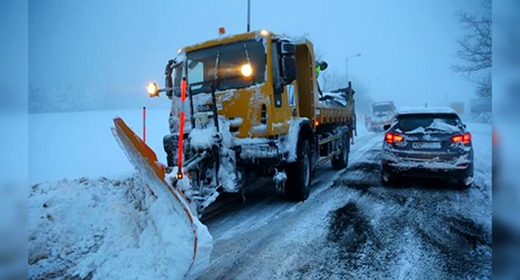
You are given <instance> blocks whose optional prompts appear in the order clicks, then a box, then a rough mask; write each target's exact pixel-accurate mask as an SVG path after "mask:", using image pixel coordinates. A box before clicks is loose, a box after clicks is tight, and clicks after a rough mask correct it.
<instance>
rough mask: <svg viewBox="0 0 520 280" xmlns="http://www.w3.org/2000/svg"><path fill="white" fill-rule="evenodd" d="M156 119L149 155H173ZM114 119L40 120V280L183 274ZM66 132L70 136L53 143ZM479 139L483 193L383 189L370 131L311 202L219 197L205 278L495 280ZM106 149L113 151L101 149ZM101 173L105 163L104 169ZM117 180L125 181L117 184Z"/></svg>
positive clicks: (477, 134)
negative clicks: (116, 134) (120, 143)
mask: <svg viewBox="0 0 520 280" xmlns="http://www.w3.org/2000/svg"><path fill="white" fill-rule="evenodd" d="M138 113H139V112H137V113H136V112H133V113H132V112H128V118H129V119H130V120H132V121H133V124H134V127H139V114H138ZM154 113H155V114H156V117H155V118H154V119H155V120H162V121H163V122H162V123H161V122H154V123H153V125H152V124H150V131H149V132H150V133H149V137H150V139H151V141H150V142H151V143H150V144H151V145H152V147H153V148H154V150H156V151H157V152H162V151H161V143H160V141H159V140H160V139H161V137H162V135H163V134H164V132H163V130H162V128H163V127H166V123H165V121H164V118H163V117H162V116H163V115H166V114H167V111H166V112H162V111H157V112H154ZM114 115H116V114H115V112H100V113H98V114H94V113H71V114H59V115H58V114H50V115H34V116H32V117H31V119H32V125H33V128H34V129H35V130H36V132H40V131H41V133H35V134H34V135H35V137H34V138H32V139H31V141H32V142H34V144H35V146H34V147H43V148H41V149H38V150H35V149H33V150H32V151H31V161H32V162H33V163H32V164H33V168H31V173H32V175H31V183H34V184H33V185H31V188H30V190H29V193H30V196H29V213H28V216H29V228H28V229H29V238H30V239H29V278H30V279H62V278H64V277H65V278H66V277H69V278H70V277H74V275H77V273H78V271H83V275H86V277H87V278H89V277H92V278H94V279H103V277H104V278H106V277H108V275H111V276H114V275H120V276H121V275H124V276H125V278H126V279H130V278H135V279H147V278H146V277H147V276H150V275H155V276H157V275H162V276H163V277H164V279H168V276H170V277H171V275H172V274H168V272H167V271H168V269H173V267H174V266H172V263H171V262H169V261H168V260H169V259H171V258H170V257H172V256H174V255H176V252H175V251H171V250H165V249H164V246H162V244H161V242H159V240H161V239H163V238H164V236H162V235H161V234H159V233H158V232H157V230H155V229H154V227H153V225H154V223H155V221H154V220H153V218H152V215H151V213H150V210H149V209H148V206H149V205H148V204H147V201H146V199H145V190H146V189H145V187H144V186H143V184H142V183H141V182H140V180H139V179H138V178H136V177H135V175H133V172H132V169H131V166H129V164H128V163H127V159H126V158H125V157H124V154H123V153H122V152H121V151H120V150H119V148H118V147H117V145H116V144H115V141H114V140H113V137H112V135H111V134H110V129H109V124H106V125H103V124H104V120H105V119H106V118H110V117H111V116H114ZM117 115H123V116H125V112H123V113H119V112H118V113H117ZM132 117H133V119H132ZM93 119H94V120H98V123H100V124H101V125H99V126H95V127H83V126H81V127H82V129H85V130H89V131H90V133H86V134H85V135H77V134H75V133H70V130H73V128H72V127H74V129H78V128H77V126H74V124H78V125H79V124H83V123H89V121H92V120H93ZM62 123H64V124H70V127H71V128H70V130H66V129H64V130H58V129H55V130H52V133H44V132H45V131H48V130H49V129H50V128H52V127H54V126H57V127H64V126H63V125H58V124H62ZM468 128H469V130H470V131H471V132H472V134H473V145H474V148H475V186H474V187H472V188H471V189H469V190H459V189H456V188H455V186H454V185H452V184H450V182H444V181H434V180H425V181H418V182H406V181H404V182H402V184H400V185H398V186H393V187H383V186H382V185H381V182H380V167H379V162H380V149H381V142H382V139H383V134H382V133H373V132H366V131H360V133H359V136H358V137H356V138H355V142H356V143H355V144H354V145H353V146H352V147H351V153H350V159H349V166H348V168H347V169H346V170H343V171H340V172H337V171H335V170H333V169H332V167H331V166H330V165H325V166H323V167H322V168H320V169H319V170H318V171H317V172H316V176H315V178H314V181H313V188H312V191H311V194H310V197H309V199H308V200H306V201H305V202H300V203H294V202H291V201H287V200H286V199H285V198H283V197H282V196H280V195H277V194H276V193H275V189H274V186H273V185H272V184H271V183H270V182H268V181H267V180H266V181H263V182H262V181H260V182H258V183H257V184H256V185H257V187H260V188H255V189H252V190H250V191H248V192H247V193H246V194H245V202H243V198H242V196H241V195H238V196H235V197H233V196H231V195H224V196H222V197H220V199H219V200H222V201H223V202H225V203H226V204H227V205H226V206H225V207H221V208H219V209H218V211H216V212H214V213H213V214H212V215H208V216H207V217H205V218H204V219H203V222H204V223H205V224H206V225H207V227H208V229H209V231H210V233H211V235H212V236H213V241H214V242H213V251H212V254H211V265H210V266H209V267H208V268H207V270H206V271H205V272H204V273H203V274H202V275H201V276H200V277H199V278H200V279H247V278H251V279H295V278H296V279H298V278H301V279H360V278H361V279H374V278H376V279H378V278H412V279H414V278H425V277H427V278H456V279H460V278H490V277H491V126H490V125H485V124H473V123H470V124H468ZM361 129H364V128H361ZM37 135H46V137H36V136H37ZM152 139H154V140H153V141H155V142H152ZM101 142H103V143H112V142H114V143H112V144H114V145H108V146H106V147H105V146H103V149H99V147H98V146H99V143H101ZM36 144H38V145H39V144H41V145H42V146H38V145H36ZM112 146H114V147H112ZM58 151H59V152H58ZM93 151H95V153H94V152H93ZM159 157H160V158H164V156H163V155H159ZM98 162H99V163H103V162H105V164H99V165H98V164H93V163H98ZM71 166H72V167H71ZM109 170H110V171H109ZM114 172H115V173H116V174H118V175H114V176H112V175H110V174H111V173H114ZM78 174H82V175H81V176H79V175H78ZM83 176H85V177H83ZM99 176H101V177H99ZM63 177H65V178H66V179H62V180H59V179H60V178H63ZM44 180H47V181H44ZM262 187H263V188H262ZM165 219H168V217H165ZM147 240H148V241H147ZM116 241H117V242H116ZM130 251H131V252H133V253H132V254H130V255H129V253H128V252H130ZM106 252H110V253H109V254H105V253H106ZM134 253H135V254H134ZM139 254H143V255H146V256H150V257H149V258H147V260H148V261H149V263H150V264H152V265H150V266H149V269H144V268H143V266H142V264H140V262H138V261H137V260H138V259H139V258H131V256H136V255H139ZM111 256H117V258H116V257H111ZM129 256H130V257H129ZM106 258H112V259H113V260H117V259H125V260H126V261H125V262H117V261H112V262H111V263H108V262H106V261H105V259H106ZM87 264H88V265H87ZM126 276H127V277H126ZM159 278H160V277H159Z"/></svg>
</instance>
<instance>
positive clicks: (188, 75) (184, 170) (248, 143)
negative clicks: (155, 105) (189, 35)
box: [148, 30, 355, 214]
mask: <svg viewBox="0 0 520 280" xmlns="http://www.w3.org/2000/svg"><path fill="white" fill-rule="evenodd" d="M315 64H316V62H315V57H314V50H313V45H312V43H311V42H309V41H307V40H304V41H299V42H293V41H291V40H289V39H286V38H284V37H281V36H277V35H276V34H273V33H270V32H268V31H265V30H262V31H258V32H248V33H244V34H238V35H232V36H224V37H220V38H217V39H214V40H210V41H206V42H203V43H200V44H196V45H193V46H189V47H185V48H182V49H180V50H179V53H178V56H177V57H176V58H175V59H172V60H170V61H168V63H167V66H166V70H165V76H166V78H165V87H164V88H161V89H159V87H158V85H157V83H151V84H149V86H148V92H149V94H150V96H158V95H159V94H160V93H161V92H164V93H165V94H166V95H167V96H168V97H169V98H170V99H171V101H172V107H171V113H170V120H169V123H170V132H171V134H169V135H166V136H165V137H164V139H163V141H164V149H165V151H166V154H167V163H168V167H169V168H167V169H168V170H171V172H176V176H175V177H176V178H177V179H181V178H185V177H188V178H189V180H190V184H189V185H190V187H189V188H186V187H185V188H184V189H183V191H184V194H185V196H186V198H187V199H188V200H189V201H190V203H191V204H195V205H196V208H197V211H198V212H199V214H201V213H202V211H203V210H204V209H205V208H206V207H207V206H208V205H209V204H210V203H212V202H213V201H214V200H215V199H216V197H217V196H218V194H219V192H238V191H241V190H243V188H244V187H246V186H247V185H249V184H250V183H251V182H252V181H254V180H256V179H258V178H259V177H266V176H267V177H272V178H273V181H274V184H275V186H276V189H277V190H278V191H279V192H281V193H283V194H284V195H285V196H287V198H289V199H292V200H297V201H302V200H305V199H306V198H307V197H308V196H309V191H310V185H311V178H312V175H313V173H314V172H313V171H314V170H315V169H316V168H317V167H319V166H321V165H323V164H326V163H328V162H329V161H331V163H332V166H333V168H335V169H338V170H339V169H343V168H345V167H346V166H347V163H348V155H349V150H350V142H351V139H352V137H353V135H354V130H355V110H354V99H353V94H354V91H353V90H352V87H351V85H350V83H348V86H347V87H345V88H343V89H338V90H336V91H333V92H328V93H327V92H323V93H321V92H319V91H318V85H317V81H316V65H315ZM173 174H175V173H173Z"/></svg>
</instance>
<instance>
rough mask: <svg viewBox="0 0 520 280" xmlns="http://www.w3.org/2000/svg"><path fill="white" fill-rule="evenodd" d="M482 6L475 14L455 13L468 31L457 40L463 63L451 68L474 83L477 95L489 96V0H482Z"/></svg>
mask: <svg viewBox="0 0 520 280" xmlns="http://www.w3.org/2000/svg"><path fill="white" fill-rule="evenodd" d="M483 8H484V9H483V11H482V12H480V13H477V14H469V13H466V12H460V13H458V14H457V18H458V19H459V21H460V22H461V23H462V25H463V27H464V28H465V29H466V30H467V32H468V33H467V34H466V35H465V36H464V37H463V38H462V39H460V40H458V43H459V51H458V52H457V55H458V57H459V58H461V59H462V60H464V61H465V63H464V64H456V65H453V66H452V70H453V71H455V72H459V73H462V74H463V75H465V76H466V77H467V78H468V79H469V80H470V81H472V82H474V83H476V85H477V88H476V94H477V95H478V96H491V76H490V75H491V74H490V73H491V72H490V71H491V66H492V50H491V46H492V39H491V38H492V37H491V23H492V21H491V0H484V2H483ZM483 72H484V73H483ZM475 76H477V77H475Z"/></svg>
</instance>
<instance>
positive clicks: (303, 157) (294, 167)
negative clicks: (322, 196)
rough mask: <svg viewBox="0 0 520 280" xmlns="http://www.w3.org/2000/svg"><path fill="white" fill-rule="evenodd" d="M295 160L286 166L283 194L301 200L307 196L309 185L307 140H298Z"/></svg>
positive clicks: (308, 149)
mask: <svg viewBox="0 0 520 280" xmlns="http://www.w3.org/2000/svg"><path fill="white" fill-rule="evenodd" d="M296 153H297V158H296V162H294V163H291V164H290V165H289V166H288V167H287V182H286V183H285V196H286V197H287V198H288V199H291V200H296V201H303V200H306V199H307V198H308V197H309V193H310V185H311V149H310V146H309V142H308V141H307V140H301V141H299V142H298V147H297V151H296Z"/></svg>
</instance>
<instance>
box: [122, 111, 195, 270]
mask: <svg viewBox="0 0 520 280" xmlns="http://www.w3.org/2000/svg"><path fill="white" fill-rule="evenodd" d="M112 133H113V134H114V137H115V138H116V140H117V141H118V142H119V145H120V146H121V148H122V149H123V150H124V152H125V154H126V156H127V157H128V159H129V160H130V162H131V163H132V165H133V166H134V168H135V169H136V171H137V173H138V174H139V176H140V177H141V179H142V180H143V182H144V183H145V184H146V185H147V186H148V187H149V188H150V190H151V191H152V192H153V194H154V195H155V196H156V197H158V198H160V199H164V200H166V201H167V202H168V205H171V207H172V213H176V216H178V217H172V223H175V224H176V227H179V228H186V231H187V232H186V233H185V234H186V236H190V235H192V236H193V252H191V255H192V258H191V262H190V266H189V267H188V268H187V271H186V275H187V274H188V273H189V272H190V270H191V269H192V267H193V264H194V263H195V260H196V259H197V248H198V246H197V241H198V233H197V229H198V225H201V224H200V222H199V221H198V219H197V218H196V217H195V216H194V215H193V214H192V212H191V210H190V207H189V204H188V202H187V201H186V199H185V197H184V195H183V194H182V192H180V191H179V190H178V189H176V188H175V187H173V186H171V185H170V184H168V183H167V182H166V180H165V175H166V173H165V168H164V165H162V164H161V163H159V162H158V161H157V155H156V154H155V152H154V151H153V150H152V149H151V148H150V147H149V146H148V145H146V144H145V143H144V142H143V141H142V140H141V139H140V138H139V137H138V136H137V135H136V134H135V133H134V132H133V131H132V130H131V129H130V128H129V127H128V126H127V125H126V123H125V122H124V121H123V120H122V119H121V118H114V127H112Z"/></svg>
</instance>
